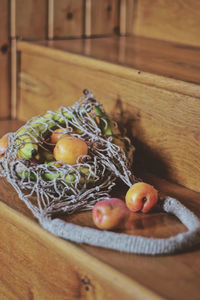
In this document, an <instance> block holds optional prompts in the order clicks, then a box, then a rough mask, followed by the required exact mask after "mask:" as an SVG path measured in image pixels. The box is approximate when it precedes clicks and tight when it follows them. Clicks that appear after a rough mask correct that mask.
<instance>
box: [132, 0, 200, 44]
mask: <svg viewBox="0 0 200 300" xmlns="http://www.w3.org/2000/svg"><path fill="white" fill-rule="evenodd" d="M132 1H134V2H135V8H134V10H135V14H134V16H135V17H134V22H133V33H134V34H136V35H141V36H145V37H152V38H156V39H161V40H168V41H174V42H180V43H183V44H189V45H195V46H200V34H199V28H200V1H199V0H192V1H188V0H169V1H166V0H132Z"/></svg>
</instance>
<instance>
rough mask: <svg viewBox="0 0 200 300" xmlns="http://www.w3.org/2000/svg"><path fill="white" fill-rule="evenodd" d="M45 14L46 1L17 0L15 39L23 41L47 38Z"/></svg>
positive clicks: (46, 11)
mask: <svg viewBox="0 0 200 300" xmlns="http://www.w3.org/2000/svg"><path fill="white" fill-rule="evenodd" d="M47 14H48V7H47V0H26V1H24V0H17V3H16V34H17V37H18V38H20V39H25V40H38V39H45V38H47V33H48V28H47V27H48V18H47Z"/></svg>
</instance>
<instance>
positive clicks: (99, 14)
mask: <svg viewBox="0 0 200 300" xmlns="http://www.w3.org/2000/svg"><path fill="white" fill-rule="evenodd" d="M118 8H119V6H118V1H117V0H101V1H95V0H92V20H91V28H92V30H91V34H92V35H110V34H113V33H114V32H119V10H118Z"/></svg>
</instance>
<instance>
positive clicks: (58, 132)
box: [50, 128, 66, 144]
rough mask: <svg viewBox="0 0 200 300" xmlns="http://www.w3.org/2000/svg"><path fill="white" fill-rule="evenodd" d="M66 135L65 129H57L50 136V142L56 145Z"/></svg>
mask: <svg viewBox="0 0 200 300" xmlns="http://www.w3.org/2000/svg"><path fill="white" fill-rule="evenodd" d="M64 134H66V129H65V128H58V129H56V130H54V131H53V132H52V134H51V136H50V142H51V143H52V144H56V143H57V142H58V141H59V140H60V139H61V138H62V137H63V136H64Z"/></svg>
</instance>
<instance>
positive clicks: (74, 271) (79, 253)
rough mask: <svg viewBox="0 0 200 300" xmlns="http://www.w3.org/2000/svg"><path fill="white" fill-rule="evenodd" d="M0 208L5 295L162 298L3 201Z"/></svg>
mask: <svg viewBox="0 0 200 300" xmlns="http://www.w3.org/2000/svg"><path fill="white" fill-rule="evenodd" d="M0 208H1V209H0V215H1V218H0V225H1V229H2V234H1V241H2V242H1V245H0V253H1V256H0V263H1V274H2V276H1V279H0V292H1V295H3V296H4V297H5V298H7V299H8V298H12V299H30V298H38V299H55V298H56V299H86V297H87V298H88V299H90V298H91V299H93V298H94V297H95V299H99V300H100V299H109V300H111V299H115V298H116V297H120V299H133V297H134V299H161V298H160V297H159V296H156V294H154V293H153V292H151V291H150V290H147V289H146V288H145V287H143V286H141V285H140V284H138V283H137V282H134V281H133V280H131V279H129V278H128V277H127V276H125V275H123V274H121V273H120V272H118V271H116V270H115V269H114V268H111V267H109V266H108V265H106V264H104V263H102V262H101V261H99V260H97V259H96V258H94V257H93V256H92V255H89V254H87V252H86V251H83V250H82V249H80V247H79V246H78V245H74V244H72V243H69V242H67V241H63V240H61V239H58V238H56V237H53V236H52V235H50V234H49V233H47V232H46V231H44V230H42V229H41V228H40V227H39V226H38V225H37V224H35V223H34V222H32V221H31V220H29V219H28V218H26V217H24V216H23V215H21V214H20V213H17V212H16V211H14V210H13V209H11V208H9V207H8V206H7V205H5V204H3V203H2V202H0ZM13 283H14V284H13Z"/></svg>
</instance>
